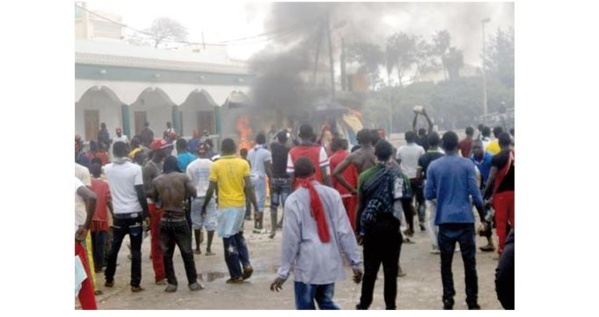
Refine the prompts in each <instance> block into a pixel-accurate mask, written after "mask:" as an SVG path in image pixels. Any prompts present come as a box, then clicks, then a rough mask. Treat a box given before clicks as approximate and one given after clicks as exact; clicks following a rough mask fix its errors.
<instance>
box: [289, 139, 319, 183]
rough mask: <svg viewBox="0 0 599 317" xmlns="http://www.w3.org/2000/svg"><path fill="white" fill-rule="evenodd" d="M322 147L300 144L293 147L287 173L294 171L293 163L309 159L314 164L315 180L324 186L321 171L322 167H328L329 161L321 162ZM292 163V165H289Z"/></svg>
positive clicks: (290, 151)
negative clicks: (302, 158)
mask: <svg viewBox="0 0 599 317" xmlns="http://www.w3.org/2000/svg"><path fill="white" fill-rule="evenodd" d="M321 149H322V147H321V146H320V145H318V144H316V145H303V144H300V145H298V146H295V147H293V148H292V149H291V150H289V156H290V157H291V162H287V171H288V172H289V171H290V169H293V163H295V161H297V159H299V158H300V157H307V158H308V159H309V160H310V161H312V163H313V164H314V169H315V170H316V172H315V173H314V178H316V180H317V181H319V182H320V183H321V184H324V179H323V175H322V171H321V167H325V166H326V165H328V161H327V160H326V159H325V160H324V161H323V162H321V160H320V151H321ZM289 163H291V165H290V164H289Z"/></svg>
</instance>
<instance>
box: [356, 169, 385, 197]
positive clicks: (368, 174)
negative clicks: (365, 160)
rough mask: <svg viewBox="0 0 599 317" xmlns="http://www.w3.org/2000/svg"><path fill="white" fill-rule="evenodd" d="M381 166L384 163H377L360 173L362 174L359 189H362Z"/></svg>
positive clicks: (359, 178) (359, 179)
mask: <svg viewBox="0 0 599 317" xmlns="http://www.w3.org/2000/svg"><path fill="white" fill-rule="evenodd" d="M381 168H383V165H380V164H377V165H375V166H373V167H371V168H369V169H367V170H365V171H364V172H362V173H361V174H360V176H359V177H358V191H360V189H362V184H364V183H366V182H367V181H368V180H369V179H370V178H371V177H372V176H373V175H374V174H376V172H378V171H379V170H380V169H381Z"/></svg>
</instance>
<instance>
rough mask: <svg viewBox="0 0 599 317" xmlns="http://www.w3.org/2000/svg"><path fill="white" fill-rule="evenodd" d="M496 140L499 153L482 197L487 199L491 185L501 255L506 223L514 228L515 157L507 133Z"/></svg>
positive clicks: (505, 236) (506, 230)
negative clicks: (499, 149)
mask: <svg viewBox="0 0 599 317" xmlns="http://www.w3.org/2000/svg"><path fill="white" fill-rule="evenodd" d="M498 139H499V147H500V148H501V152H499V154H497V155H495V156H493V160H492V161H491V172H490V174H489V179H488V180H487V186H486V187H485V192H484V195H483V197H487V194H489V192H490V191H491V184H493V188H492V193H493V197H492V198H491V201H492V204H493V207H494V208H495V227H496V229H497V238H498V240H499V248H498V249H497V253H498V254H499V255H501V253H502V252H503V247H504V246H505V239H506V238H507V235H508V232H509V231H508V223H509V226H510V227H511V228H516V224H515V222H514V220H515V219H514V218H515V216H514V176H515V170H514V169H515V167H514V161H515V155H514V150H513V149H512V147H511V143H512V139H511V137H510V135H509V133H507V132H503V133H501V134H500V135H499V138H498Z"/></svg>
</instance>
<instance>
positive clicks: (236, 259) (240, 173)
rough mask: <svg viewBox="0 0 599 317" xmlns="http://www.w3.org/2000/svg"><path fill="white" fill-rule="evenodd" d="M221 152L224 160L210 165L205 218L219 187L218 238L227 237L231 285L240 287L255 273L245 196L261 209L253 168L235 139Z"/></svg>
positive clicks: (204, 207)
mask: <svg viewBox="0 0 599 317" xmlns="http://www.w3.org/2000/svg"><path fill="white" fill-rule="evenodd" d="M221 150H222V156H221V157H220V159H218V161H216V162H214V163H212V166H210V185H208V191H207V192H206V198H205V199H204V205H203V206H202V211H201V215H202V216H205V215H206V208H207V205H208V203H209V202H210V199H211V198H212V195H213V194H214V190H215V188H216V186H217V185H218V209H219V211H218V215H217V218H218V221H217V222H218V235H219V236H220V237H222V238H223V245H224V247H225V263H226V264H227V268H228V269H229V274H230V275H231V278H230V279H228V280H227V283H229V284H237V283H243V281H244V280H246V279H248V278H250V276H251V275H252V272H253V269H252V266H251V264H250V257H249V251H248V249H247V244H246V243H245V239H244V238H243V232H242V231H243V220H244V218H245V196H246V195H248V196H249V198H250V200H251V202H252V205H254V209H255V212H257V213H259V212H260V210H259V209H258V203H257V202H256V195H255V194H254V190H253V188H252V186H251V182H250V165H249V164H248V162H247V161H246V160H243V159H241V158H238V157H237V156H235V151H236V147H235V142H233V140H232V139H229V138H227V139H224V140H223V142H222V145H221ZM240 263H241V266H243V271H242V267H241V266H240Z"/></svg>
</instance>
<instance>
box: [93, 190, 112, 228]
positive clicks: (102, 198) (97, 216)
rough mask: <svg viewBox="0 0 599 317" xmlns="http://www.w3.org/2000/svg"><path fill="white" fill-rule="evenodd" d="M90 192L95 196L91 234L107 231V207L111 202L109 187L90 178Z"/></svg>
mask: <svg viewBox="0 0 599 317" xmlns="http://www.w3.org/2000/svg"><path fill="white" fill-rule="evenodd" d="M92 191H93V192H94V193H95V194H96V197H97V200H96V211H95V212H94V217H93V218H92V228H91V230H92V232H96V231H108V211H107V210H108V207H107V203H108V202H109V201H110V200H111V196H110V186H108V182H106V181H105V180H103V179H101V178H92Z"/></svg>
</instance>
